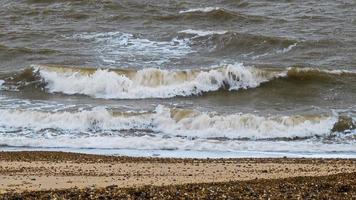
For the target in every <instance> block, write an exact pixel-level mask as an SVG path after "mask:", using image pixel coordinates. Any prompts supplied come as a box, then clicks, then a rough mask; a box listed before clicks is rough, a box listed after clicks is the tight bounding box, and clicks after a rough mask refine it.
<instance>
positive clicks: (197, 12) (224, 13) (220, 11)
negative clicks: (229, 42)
mask: <svg viewBox="0 0 356 200" xmlns="http://www.w3.org/2000/svg"><path fill="white" fill-rule="evenodd" d="M158 19H160V20H179V19H182V20H192V21H195V20H206V19H210V20H246V21H250V22H262V21H264V20H265V19H266V17H262V16H255V15H248V14H241V13H238V12H236V11H233V10H228V9H225V8H220V7H203V8H190V9H186V10H181V11H179V12H178V13H177V14H170V15H164V16H160V17H158Z"/></svg>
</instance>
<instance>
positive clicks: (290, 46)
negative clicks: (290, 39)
mask: <svg viewBox="0 0 356 200" xmlns="http://www.w3.org/2000/svg"><path fill="white" fill-rule="evenodd" d="M296 46H297V43H294V44H292V45H289V46H288V47H287V48H284V49H281V50H277V51H276V53H277V54H280V53H287V52H289V51H291V50H292V49H293V48H294V47H296Z"/></svg>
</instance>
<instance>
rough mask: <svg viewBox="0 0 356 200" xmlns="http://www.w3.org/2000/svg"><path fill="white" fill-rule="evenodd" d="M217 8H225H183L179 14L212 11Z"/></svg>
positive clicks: (217, 8)
mask: <svg viewBox="0 0 356 200" xmlns="http://www.w3.org/2000/svg"><path fill="white" fill-rule="evenodd" d="M216 10H223V9H222V8H219V7H205V8H192V9H188V10H181V11H179V14H184V13H194V12H205V13H207V12H212V11H216Z"/></svg>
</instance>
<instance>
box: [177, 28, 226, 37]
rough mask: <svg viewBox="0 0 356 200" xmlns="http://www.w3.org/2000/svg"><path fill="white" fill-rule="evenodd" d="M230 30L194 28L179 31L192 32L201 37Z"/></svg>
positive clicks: (221, 33)
mask: <svg viewBox="0 0 356 200" xmlns="http://www.w3.org/2000/svg"><path fill="white" fill-rule="evenodd" d="M227 32H228V31H217V30H216V31H209V30H193V29H187V30H183V31H179V33H185V34H192V35H197V36H199V37H204V36H208V35H223V34H226V33H227Z"/></svg>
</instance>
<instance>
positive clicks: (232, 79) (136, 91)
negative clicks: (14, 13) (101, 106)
mask: <svg viewBox="0 0 356 200" xmlns="http://www.w3.org/2000/svg"><path fill="white" fill-rule="evenodd" d="M38 69H39V72H38V73H39V75H40V77H41V79H43V81H44V82H45V83H46V86H45V87H46V89H47V90H48V91H49V92H61V93H65V94H84V95H88V96H92V97H97V98H115V99H140V98H170V97H175V96H192V95H200V94H202V93H205V92H210V91H217V90H219V89H222V88H224V89H227V90H239V89H247V88H253V87H257V86H259V85H260V84H261V83H263V82H266V81H268V80H270V79H273V78H275V77H278V76H279V73H276V72H267V71H263V70H259V69H257V68H253V67H244V66H243V65H242V64H236V65H226V66H223V67H219V68H211V69H206V70H184V71H173V70H172V71H169V70H162V69H156V68H147V69H142V70H138V71H133V70H102V69H74V68H63V67H48V66H47V67H44V66H42V67H39V68H38Z"/></svg>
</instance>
